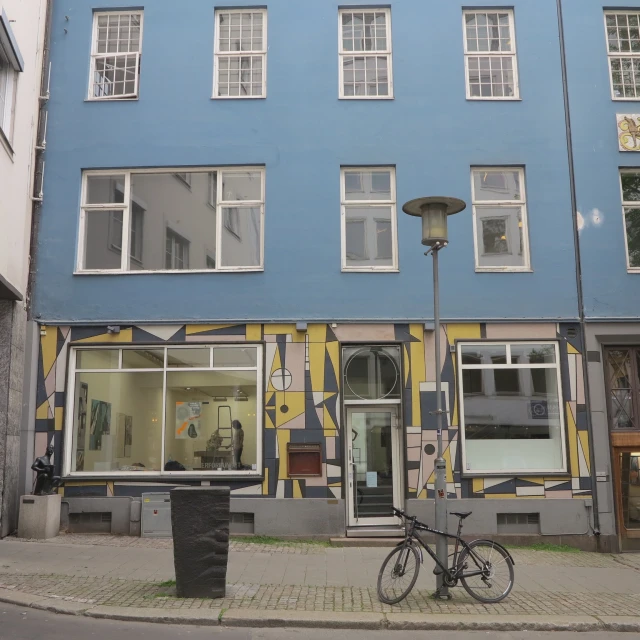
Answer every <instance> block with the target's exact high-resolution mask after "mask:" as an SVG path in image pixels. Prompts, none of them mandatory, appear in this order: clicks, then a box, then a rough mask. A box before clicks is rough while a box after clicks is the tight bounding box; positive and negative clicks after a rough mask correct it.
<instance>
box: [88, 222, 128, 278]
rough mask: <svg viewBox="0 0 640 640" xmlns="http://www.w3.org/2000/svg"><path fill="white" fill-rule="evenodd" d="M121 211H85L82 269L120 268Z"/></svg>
mask: <svg viewBox="0 0 640 640" xmlns="http://www.w3.org/2000/svg"><path fill="white" fill-rule="evenodd" d="M122 215H123V213H122V211H86V212H85V223H84V224H85V242H84V264H83V268H84V269H120V267H121V259H120V256H121V255H122Z"/></svg>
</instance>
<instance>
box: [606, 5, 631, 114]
mask: <svg viewBox="0 0 640 640" xmlns="http://www.w3.org/2000/svg"><path fill="white" fill-rule="evenodd" d="M620 14H624V15H626V16H630V15H636V16H638V20H639V22H640V11H638V10H636V11H634V10H632V9H631V8H630V7H629V8H625V9H620V10H615V9H612V10H606V11H605V12H604V14H603V20H604V41H605V47H606V49H607V66H608V67H609V86H610V88H611V99H612V100H615V101H616V102H637V101H638V100H640V84H639V85H638V86H637V89H636V93H637V94H638V95H637V97H635V98H627V97H625V96H620V97H618V96H616V94H615V91H614V88H613V69H612V68H611V61H612V60H613V59H614V58H618V59H621V58H631V59H632V60H635V61H636V62H637V64H638V66H639V67H640V51H624V52H622V51H609V34H608V33H607V29H608V27H607V16H612V15H613V16H615V15H620Z"/></svg>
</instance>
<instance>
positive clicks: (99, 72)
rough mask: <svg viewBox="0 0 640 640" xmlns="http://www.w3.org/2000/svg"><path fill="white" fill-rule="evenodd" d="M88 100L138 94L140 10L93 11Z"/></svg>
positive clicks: (119, 97) (140, 35)
mask: <svg viewBox="0 0 640 640" xmlns="http://www.w3.org/2000/svg"><path fill="white" fill-rule="evenodd" d="M92 40H93V41H92V44H91V79H90V82H89V99H90V100H111V99H114V98H115V99H121V98H125V99H133V98H137V97H138V88H139V83H140V54H141V52H142V11H126V12H125V11H106V12H102V11H101V12H96V13H94V14H93V39H92Z"/></svg>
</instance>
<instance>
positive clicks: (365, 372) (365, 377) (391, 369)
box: [343, 346, 401, 400]
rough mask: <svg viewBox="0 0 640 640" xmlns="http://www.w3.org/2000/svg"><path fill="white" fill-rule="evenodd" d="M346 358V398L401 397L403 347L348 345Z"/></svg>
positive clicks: (344, 358)
mask: <svg viewBox="0 0 640 640" xmlns="http://www.w3.org/2000/svg"><path fill="white" fill-rule="evenodd" d="M343 361H344V363H345V364H344V397H345V399H347V400H399V399H400V386H401V385H400V378H401V376H400V347H382V346H366V347H365V346H363V347H347V348H345V350H344V353H343Z"/></svg>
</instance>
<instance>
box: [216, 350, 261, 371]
mask: <svg viewBox="0 0 640 640" xmlns="http://www.w3.org/2000/svg"><path fill="white" fill-rule="evenodd" d="M257 364H258V352H257V350H256V348H255V347H214V349H213V366H214V367H255V366H257Z"/></svg>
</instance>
